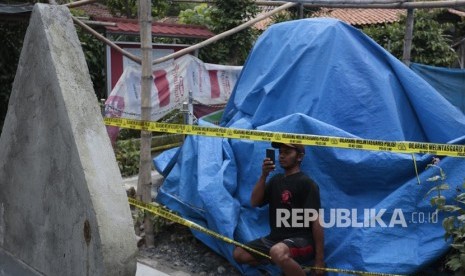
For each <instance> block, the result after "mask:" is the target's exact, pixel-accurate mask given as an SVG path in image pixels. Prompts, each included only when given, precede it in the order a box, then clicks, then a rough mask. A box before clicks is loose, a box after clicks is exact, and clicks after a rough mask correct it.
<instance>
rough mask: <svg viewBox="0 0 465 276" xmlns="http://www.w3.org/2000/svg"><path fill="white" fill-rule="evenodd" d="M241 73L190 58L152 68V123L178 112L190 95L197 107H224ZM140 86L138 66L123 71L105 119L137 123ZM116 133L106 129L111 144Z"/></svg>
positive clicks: (238, 69)
mask: <svg viewBox="0 0 465 276" xmlns="http://www.w3.org/2000/svg"><path fill="white" fill-rule="evenodd" d="M241 70H242V66H226V65H217V64H208V63H203V62H202V61H201V60H199V59H198V58H196V57H194V56H191V55H184V56H182V57H179V58H177V59H174V60H169V61H166V62H164V63H161V64H157V65H155V66H153V83H152V93H151V96H152V98H151V103H152V115H151V120H152V121H157V120H159V119H161V118H162V117H164V116H165V115H166V114H168V113H169V112H170V111H172V110H174V109H180V108H181V107H182V104H183V103H184V102H187V101H188V100H189V92H191V93H192V98H193V100H194V102H196V103H200V104H204V105H219V104H226V102H227V101H228V99H229V96H230V95H231V92H232V89H233V88H234V85H235V84H236V81H237V78H238V77H239V74H240V72H241ZM140 85H141V69H140V66H129V67H126V68H125V69H124V72H123V74H122V75H121V77H120V79H119V80H118V82H117V83H116V85H115V87H114V88H113V90H112V91H111V93H110V96H109V97H108V99H107V101H106V102H105V116H106V117H122V118H128V119H140V118H141V116H140V113H141V111H140V110H141V89H140ZM114 131H116V133H112V132H114ZM117 133H118V131H117V130H113V131H111V130H110V129H109V134H110V137H111V138H112V140H113V141H115V140H116V137H112V136H115V135H117Z"/></svg>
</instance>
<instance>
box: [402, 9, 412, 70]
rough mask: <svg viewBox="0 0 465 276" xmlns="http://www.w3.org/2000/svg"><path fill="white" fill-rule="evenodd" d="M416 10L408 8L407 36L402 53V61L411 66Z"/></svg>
mask: <svg viewBox="0 0 465 276" xmlns="http://www.w3.org/2000/svg"><path fill="white" fill-rule="evenodd" d="M414 18H415V16H414V10H413V9H408V10H407V22H406V26H405V37H404V52H403V54H402V62H404V63H405V65H407V66H410V54H411V52H412V39H413V23H414V20H415V19H414Z"/></svg>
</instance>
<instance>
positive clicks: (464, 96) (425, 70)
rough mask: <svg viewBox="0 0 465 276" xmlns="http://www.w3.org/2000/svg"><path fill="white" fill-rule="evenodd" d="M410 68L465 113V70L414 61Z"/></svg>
mask: <svg viewBox="0 0 465 276" xmlns="http://www.w3.org/2000/svg"><path fill="white" fill-rule="evenodd" d="M410 68H411V69H412V70H413V71H414V72H415V73H417V74H418V75H419V76H420V77H422V78H423V79H424V80H426V81H427V82H428V83H429V84H431V86H433V87H434V88H435V89H436V90H437V91H438V92H439V93H441V95H442V96H444V98H446V99H447V100H448V101H449V102H451V103H452V104H453V105H454V106H456V107H457V108H458V109H460V110H461V111H462V112H463V113H464V114H465V70H464V69H457V68H454V69H450V68H442V67H435V66H429V65H424V64H418V63H412V64H411V65H410Z"/></svg>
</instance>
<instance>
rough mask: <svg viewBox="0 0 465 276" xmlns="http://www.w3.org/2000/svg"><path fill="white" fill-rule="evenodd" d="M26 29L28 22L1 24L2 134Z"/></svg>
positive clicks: (0, 80) (0, 89)
mask: <svg viewBox="0 0 465 276" xmlns="http://www.w3.org/2000/svg"><path fill="white" fill-rule="evenodd" d="M26 29H27V22H19V23H18V22H2V23H0V41H2V49H3V50H2V53H1V54H0V106H1V107H2V108H0V110H1V111H0V134H1V132H2V131H1V129H2V128H3V121H4V120H5V116H6V111H7V107H8V100H9V98H10V93H11V89H12V86H13V81H14V79H15V75H16V67H17V65H18V61H19V56H20V54H21V48H22V46H23V39H24V35H25V34H26Z"/></svg>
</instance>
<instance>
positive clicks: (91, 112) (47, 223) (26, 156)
mask: <svg viewBox="0 0 465 276" xmlns="http://www.w3.org/2000/svg"><path fill="white" fill-rule="evenodd" d="M0 184H1V189H0V247H1V248H3V250H5V251H7V252H8V253H9V254H10V255H11V256H14V257H16V258H18V259H19V260H20V261H22V262H23V263H24V264H26V265H28V266H30V267H31V268H33V269H34V270H36V271H39V272H40V273H43V274H45V275H60V276H61V275H80V276H81V275H135V270H136V259H135V257H136V251H137V248H136V237H135V234H134V230H133V226H132V219H131V214H130V210H129V206H128V203H127V198H126V194H125V191H124V189H123V188H122V179H121V175H120V173H119V170H118V167H117V164H116V160H115V157H114V154H113V150H112V148H111V145H110V140H109V138H108V136H107V133H106V131H105V128H104V125H103V121H102V118H101V115H100V111H99V108H98V101H97V99H96V96H95V94H94V91H93V88H92V83H91V80H90V77H89V72H88V69H87V65H86V62H85V59H84V55H83V52H82V49H81V46H80V42H79V40H78V38H77V35H76V30H75V28H74V25H73V23H72V20H71V15H70V13H69V10H68V9H67V8H65V7H60V6H49V5H46V4H36V5H35V7H34V10H33V13H32V16H31V19H30V25H29V28H28V30H27V33H26V36H25V40H24V46H23V49H22V52H21V57H20V61H19V65H18V70H17V73H16V78H15V82H14V84H13V90H12V94H11V98H10V102H9V106H8V113H7V117H6V120H5V123H4V127H3V131H2V136H1V137H0Z"/></svg>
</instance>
